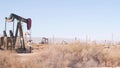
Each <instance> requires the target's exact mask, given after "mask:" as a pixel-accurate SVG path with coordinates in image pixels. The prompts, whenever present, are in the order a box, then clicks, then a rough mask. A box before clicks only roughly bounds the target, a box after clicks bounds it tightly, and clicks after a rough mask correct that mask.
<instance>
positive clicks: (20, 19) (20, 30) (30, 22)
mask: <svg viewBox="0 0 120 68" xmlns="http://www.w3.org/2000/svg"><path fill="white" fill-rule="evenodd" d="M15 19H16V20H17V21H18V22H17V27H16V32H15V35H14V30H13V32H12V31H10V37H12V40H13V42H12V43H13V44H12V46H13V48H15V45H16V40H17V37H18V32H19V37H20V44H21V49H23V50H25V49H26V48H25V42H24V37H23V29H22V24H21V22H24V23H26V24H27V30H30V29H31V25H32V20H31V19H30V18H28V19H25V18H23V17H21V16H18V15H16V14H14V13H11V14H10V17H6V18H5V20H6V22H13V21H14V20H15ZM6 22H5V32H6ZM13 23H14V22H13ZM13 27H14V26H13Z"/></svg>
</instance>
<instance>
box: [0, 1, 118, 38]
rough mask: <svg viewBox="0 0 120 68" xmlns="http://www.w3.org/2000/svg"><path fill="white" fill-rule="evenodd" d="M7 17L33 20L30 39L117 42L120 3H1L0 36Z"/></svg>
mask: <svg viewBox="0 0 120 68" xmlns="http://www.w3.org/2000/svg"><path fill="white" fill-rule="evenodd" d="M10 13H16V14H18V15H20V16H23V17H25V18H28V17H30V18H32V21H33V24H32V36H33V37H42V36H45V37H52V36H53V35H55V37H65V38H74V37H75V36H76V37H80V38H81V37H85V36H86V35H88V36H89V37H91V38H94V39H111V34H112V33H113V34H114V35H115V39H119V38H120V0H0V23H1V24H0V27H1V29H0V33H2V31H3V29H4V21H5V19H4V18H5V17H6V16H9V15H10ZM24 27H25V26H24Z"/></svg>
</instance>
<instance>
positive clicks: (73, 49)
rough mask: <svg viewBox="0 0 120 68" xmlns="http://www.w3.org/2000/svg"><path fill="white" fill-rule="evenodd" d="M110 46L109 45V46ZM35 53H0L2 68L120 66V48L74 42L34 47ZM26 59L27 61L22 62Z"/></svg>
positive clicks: (0, 67) (0, 66)
mask: <svg viewBox="0 0 120 68" xmlns="http://www.w3.org/2000/svg"><path fill="white" fill-rule="evenodd" d="M107 46H108V45H107ZM33 52H34V53H32V54H26V55H24V54H23V55H22V54H21V56H22V57H21V56H19V55H17V54H15V53H9V52H3V51H1V52H0V68H82V67H116V66H120V47H119V46H117V47H115V46H110V48H105V46H104V45H102V44H92V43H91V44H87V45H86V43H80V42H74V43H70V44H68V45H34V50H33ZM22 59H26V60H22Z"/></svg>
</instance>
